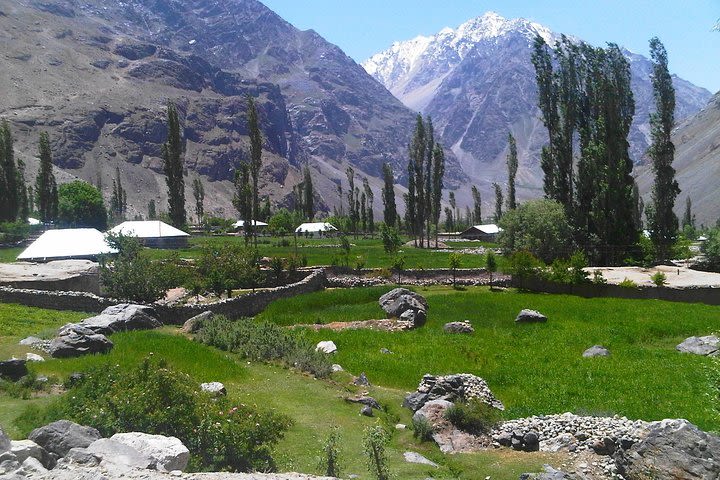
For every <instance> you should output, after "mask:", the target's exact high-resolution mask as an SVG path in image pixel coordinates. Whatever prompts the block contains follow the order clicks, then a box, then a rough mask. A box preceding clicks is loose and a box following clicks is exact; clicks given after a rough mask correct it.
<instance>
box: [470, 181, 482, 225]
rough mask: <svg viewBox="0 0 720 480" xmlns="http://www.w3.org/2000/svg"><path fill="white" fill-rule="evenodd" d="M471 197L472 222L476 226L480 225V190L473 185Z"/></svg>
mask: <svg viewBox="0 0 720 480" xmlns="http://www.w3.org/2000/svg"><path fill="white" fill-rule="evenodd" d="M472 197H473V220H474V222H475V223H476V224H481V223H482V197H481V196H480V190H478V188H477V187H476V186H475V185H473V186H472Z"/></svg>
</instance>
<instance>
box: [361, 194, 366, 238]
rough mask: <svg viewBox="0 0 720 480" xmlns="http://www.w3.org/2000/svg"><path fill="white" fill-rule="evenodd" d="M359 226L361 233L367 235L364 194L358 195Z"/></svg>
mask: <svg viewBox="0 0 720 480" xmlns="http://www.w3.org/2000/svg"><path fill="white" fill-rule="evenodd" d="M360 225H361V228H362V231H363V233H367V230H368V228H367V196H366V195H365V192H362V193H361V194H360Z"/></svg>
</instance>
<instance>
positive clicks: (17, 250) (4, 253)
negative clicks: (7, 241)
mask: <svg viewBox="0 0 720 480" xmlns="http://www.w3.org/2000/svg"><path fill="white" fill-rule="evenodd" d="M23 250H25V249H24V248H21V247H12V248H0V263H12V262H14V261H15V259H16V258H17V256H18V255H20V254H21V253H22V252H23Z"/></svg>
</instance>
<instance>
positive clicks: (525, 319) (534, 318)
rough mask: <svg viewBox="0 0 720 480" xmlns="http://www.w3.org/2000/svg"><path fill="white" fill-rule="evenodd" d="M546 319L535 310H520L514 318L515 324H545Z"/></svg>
mask: <svg viewBox="0 0 720 480" xmlns="http://www.w3.org/2000/svg"><path fill="white" fill-rule="evenodd" d="M545 322H547V317H546V316H545V315H543V314H542V313H540V312H538V311H537V310H529V309H527V308H526V309H523V310H520V313H518V315H517V317H515V323H545Z"/></svg>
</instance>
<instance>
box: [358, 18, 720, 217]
mask: <svg viewBox="0 0 720 480" xmlns="http://www.w3.org/2000/svg"><path fill="white" fill-rule="evenodd" d="M537 35H540V36H542V37H543V38H544V39H545V40H546V42H548V43H549V44H551V45H552V44H554V42H555V41H556V40H557V39H559V35H556V34H555V33H553V32H551V31H550V30H548V29H547V28H545V27H543V26H542V25H539V24H536V23H532V22H528V21H526V20H523V19H515V20H506V19H504V18H502V17H500V16H499V15H497V14H494V13H488V14H485V15H484V16H482V17H478V18H475V19H472V20H470V21H468V22H466V23H465V24H463V25H461V26H460V27H458V28H457V29H454V30H453V29H449V28H446V29H444V30H442V31H441V32H439V33H438V34H436V35H434V36H431V37H417V38H415V39H413V40H409V41H406V42H398V43H395V44H393V45H392V46H391V47H390V48H389V49H388V50H386V51H384V52H381V53H378V54H377V55H374V56H373V57H371V58H370V59H368V60H367V61H366V62H364V63H363V66H364V67H365V69H366V70H367V71H368V72H369V73H370V74H372V75H373V76H374V77H375V78H377V79H378V80H379V81H380V82H382V83H383V84H384V85H385V86H386V87H387V88H388V90H390V91H391V92H392V93H393V94H394V95H395V96H396V97H398V98H399V99H400V100H402V101H403V103H405V104H406V105H408V106H409V107H411V108H414V109H418V110H421V111H422V112H423V113H425V114H428V115H431V116H432V118H433V121H434V123H435V126H436V128H437V129H438V131H439V133H440V134H441V135H442V136H443V139H444V141H445V142H446V144H447V145H451V146H452V150H453V152H454V153H455V155H456V156H457V158H458V159H459V161H460V163H461V165H462V167H463V169H464V170H465V172H466V173H467V175H468V176H469V177H470V180H471V182H475V183H477V184H478V185H480V186H481V190H482V192H483V194H484V195H483V197H484V198H486V199H489V198H490V194H491V190H490V183H491V182H493V181H498V182H499V183H504V182H505V181H506V177H507V173H506V166H505V157H506V155H507V135H508V132H512V133H513V135H515V137H516V139H517V143H518V156H519V162H520V168H519V171H518V180H517V181H518V187H519V192H518V193H519V195H520V196H521V197H523V198H529V197H537V196H540V195H541V194H542V190H541V186H542V172H541V170H540V166H539V156H540V155H539V154H540V149H541V148H542V145H544V144H546V143H547V131H546V130H545V128H544V126H543V125H542V122H541V120H540V112H539V110H538V109H537V88H536V84H535V70H534V68H533V65H532V62H531V54H532V43H533V39H534V38H535V37H536V36H537ZM626 55H627V57H628V59H629V60H630V65H631V70H632V75H633V92H634V94H635V102H636V116H635V123H634V126H633V128H632V131H631V134H630V143H631V154H632V157H633V158H634V159H635V160H636V161H637V162H640V161H641V159H642V157H643V155H644V153H645V151H646V150H647V147H648V145H649V132H650V126H649V112H650V110H651V109H652V108H653V94H652V85H651V80H650V72H651V69H652V64H651V62H650V61H649V60H648V59H646V58H644V57H642V56H640V55H636V54H633V53H630V52H626ZM674 82H675V88H676V91H677V117H678V119H682V118H685V117H688V116H690V115H692V114H694V113H696V112H697V111H698V110H700V109H701V108H702V107H703V106H704V105H705V104H706V102H707V100H708V99H709V98H710V93H709V92H708V91H707V90H705V89H702V88H700V87H697V86H695V85H693V84H691V83H690V82H687V81H685V80H682V79H680V78H677V77H675V78H674ZM461 198H462V199H463V200H464V201H465V202H467V201H468V196H467V192H464V193H463V195H461ZM491 206H492V202H488V205H487V206H486V207H491ZM486 211H487V210H486Z"/></svg>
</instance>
